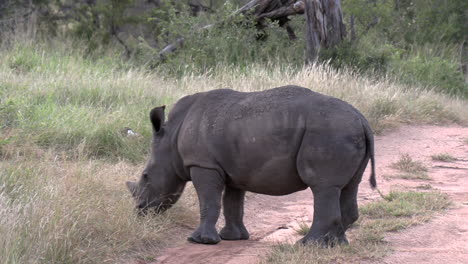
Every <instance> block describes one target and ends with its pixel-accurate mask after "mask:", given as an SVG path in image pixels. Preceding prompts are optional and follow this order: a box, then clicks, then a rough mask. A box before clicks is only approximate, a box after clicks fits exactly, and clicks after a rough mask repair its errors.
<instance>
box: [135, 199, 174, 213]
mask: <svg viewBox="0 0 468 264" xmlns="http://www.w3.org/2000/svg"><path fill="white" fill-rule="evenodd" d="M172 205H173V203H170V202H161V201H157V200H155V201H152V202H149V203H148V202H146V201H144V202H141V203H139V204H138V205H137V206H136V209H137V212H138V215H140V216H145V215H147V214H148V213H149V212H155V213H157V214H161V213H163V212H165V211H166V210H167V209H169V208H171V206H172Z"/></svg>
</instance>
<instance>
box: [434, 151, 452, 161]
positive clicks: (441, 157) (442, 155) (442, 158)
mask: <svg viewBox="0 0 468 264" xmlns="http://www.w3.org/2000/svg"><path fill="white" fill-rule="evenodd" d="M431 158H432V160H435V161H442V162H452V161H456V160H457V158H455V157H454V156H452V155H450V154H447V153H440V154H435V155H432V156H431Z"/></svg>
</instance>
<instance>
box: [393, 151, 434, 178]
mask: <svg viewBox="0 0 468 264" xmlns="http://www.w3.org/2000/svg"><path fill="white" fill-rule="evenodd" d="M391 167H392V168H394V169H397V170H400V171H402V172H405V173H404V174H398V175H395V176H392V177H397V178H402V179H423V180H427V179H430V178H429V176H428V175H427V171H428V169H427V167H426V166H425V165H424V164H423V163H422V162H420V161H414V160H413V159H412V158H411V156H410V155H409V154H403V155H401V157H400V159H399V160H398V161H397V162H395V163H393V164H392V165H391Z"/></svg>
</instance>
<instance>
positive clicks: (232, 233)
mask: <svg viewBox="0 0 468 264" xmlns="http://www.w3.org/2000/svg"><path fill="white" fill-rule="evenodd" d="M219 235H220V236H221V238H222V239H224V240H247V239H249V232H248V231H247V229H246V228H245V226H244V225H240V226H225V227H223V229H221V232H219Z"/></svg>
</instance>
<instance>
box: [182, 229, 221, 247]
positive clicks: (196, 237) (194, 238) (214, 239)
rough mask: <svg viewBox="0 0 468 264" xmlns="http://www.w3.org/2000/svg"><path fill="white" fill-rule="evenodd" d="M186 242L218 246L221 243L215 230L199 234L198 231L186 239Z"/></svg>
mask: <svg viewBox="0 0 468 264" xmlns="http://www.w3.org/2000/svg"><path fill="white" fill-rule="evenodd" d="M187 240H188V241H190V242H193V243H198V244H209V245H213V244H218V243H219V241H221V237H220V236H219V235H218V233H217V232H216V230H214V231H211V232H201V231H199V230H198V229H197V230H196V231H195V232H193V233H192V234H191V235H190V236H189V237H188V238H187Z"/></svg>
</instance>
